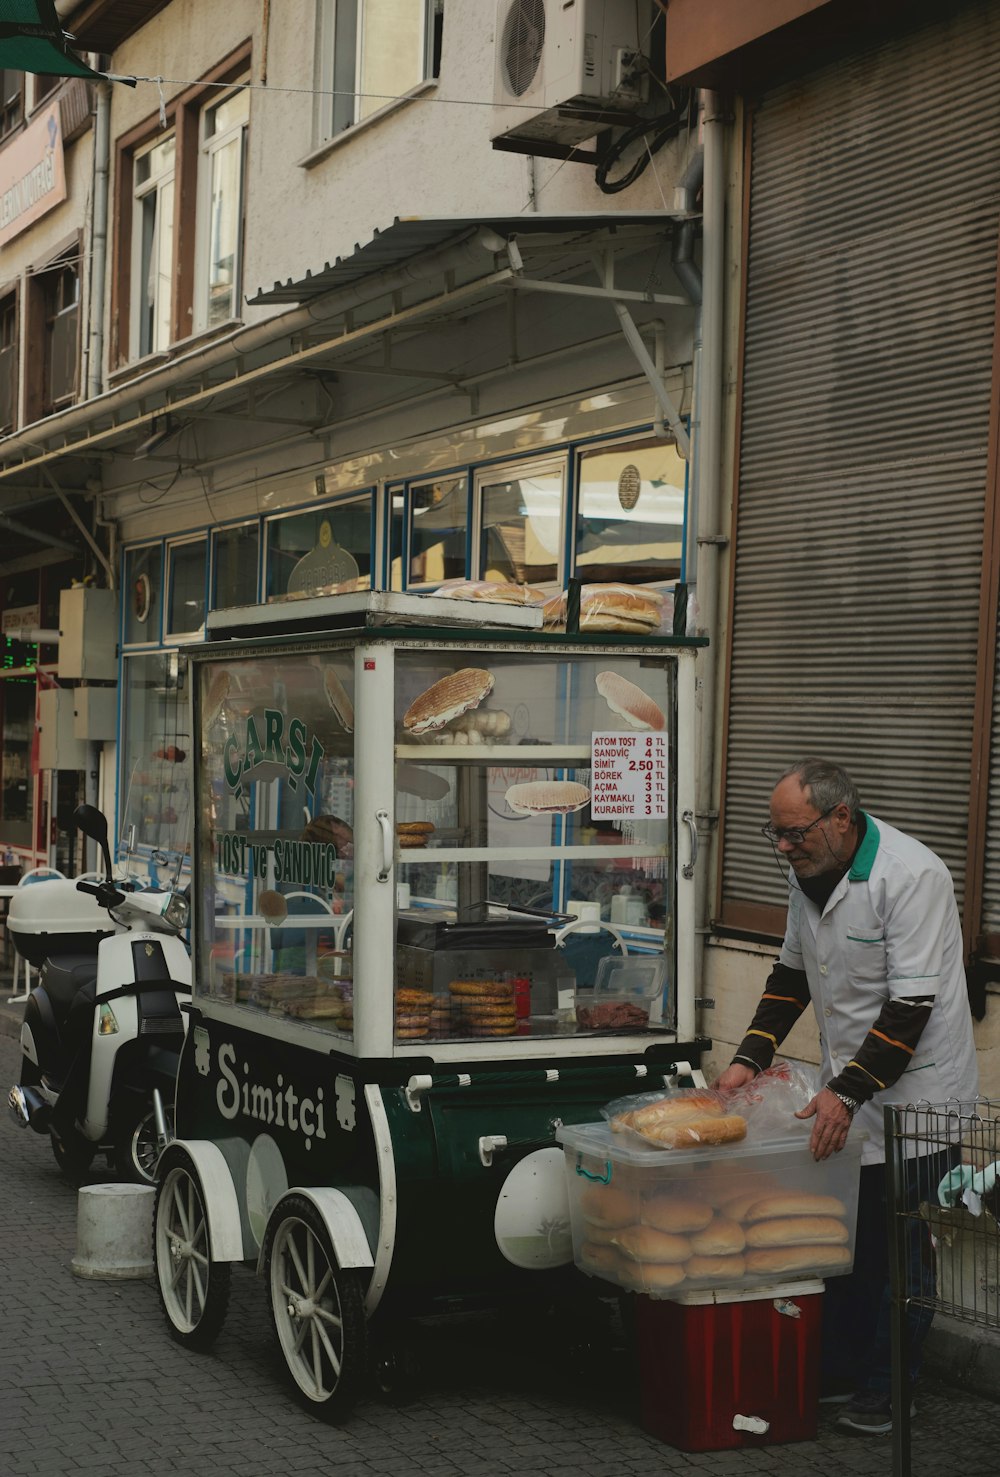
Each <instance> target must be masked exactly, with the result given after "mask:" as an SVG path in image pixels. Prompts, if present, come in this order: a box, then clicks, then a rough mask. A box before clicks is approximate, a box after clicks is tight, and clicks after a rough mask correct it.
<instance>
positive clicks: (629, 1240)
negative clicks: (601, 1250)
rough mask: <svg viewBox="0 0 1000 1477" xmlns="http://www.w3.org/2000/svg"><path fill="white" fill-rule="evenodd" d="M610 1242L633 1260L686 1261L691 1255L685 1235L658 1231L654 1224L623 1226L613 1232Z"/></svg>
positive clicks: (689, 1244) (689, 1245)
mask: <svg viewBox="0 0 1000 1477" xmlns="http://www.w3.org/2000/svg"><path fill="white" fill-rule="evenodd" d="M611 1244H612V1245H613V1246H617V1248H618V1250H619V1251H620V1252H622V1254H623V1255H624V1256H627V1257H629V1258H630V1259H631V1260H632V1261H634V1262H686V1261H687V1259H688V1257H689V1256H690V1255H691V1243H690V1241H689V1240H688V1238H687V1237H686V1236H675V1235H673V1234H672V1233H671V1232H670V1231H658V1230H657V1229H656V1227H655V1226H625V1227H623V1228H622V1229H621V1230H620V1231H616V1232H615V1234H614V1237H613V1238H612V1243H611Z"/></svg>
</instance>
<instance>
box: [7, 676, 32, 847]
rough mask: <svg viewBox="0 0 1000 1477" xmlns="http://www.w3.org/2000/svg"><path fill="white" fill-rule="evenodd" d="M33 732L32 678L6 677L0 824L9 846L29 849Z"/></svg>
mask: <svg viewBox="0 0 1000 1477" xmlns="http://www.w3.org/2000/svg"><path fill="white" fill-rule="evenodd" d="M34 731H35V679H34V677H8V678H6V679H5V681H4V684H3V730H2V740H0V742H2V748H0V766H2V768H0V774H2V779H3V791H2V797H0V820H2V822H3V838H4V842H5V843H6V844H7V845H8V846H31V844H32V836H31V820H32V809H33V807H32V793H33V787H32V783H31V740H32V735H33V734H34Z"/></svg>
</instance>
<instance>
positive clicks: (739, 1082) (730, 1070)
mask: <svg viewBox="0 0 1000 1477" xmlns="http://www.w3.org/2000/svg"><path fill="white" fill-rule="evenodd" d="M756 1075H757V1073H756V1072H755V1071H754V1069H753V1067H748V1066H747V1065H746V1064H745V1063H744V1062H733V1064H732V1066H729V1067H727V1068H726V1070H725V1071H724V1072H720V1073H719V1075H718V1077H716V1079H715V1081H714V1082H712V1083H710V1084H709V1085H710V1086H711V1087H714V1088H715V1089H716V1091H717V1092H735V1090H736V1088H737V1087H746V1085H747V1083H748V1082H752V1081H753V1079H754V1078H755V1077H756Z"/></svg>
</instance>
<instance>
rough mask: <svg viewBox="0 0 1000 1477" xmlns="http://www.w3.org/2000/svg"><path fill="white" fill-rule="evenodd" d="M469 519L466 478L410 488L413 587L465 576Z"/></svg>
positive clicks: (410, 580) (411, 574)
mask: <svg viewBox="0 0 1000 1477" xmlns="http://www.w3.org/2000/svg"><path fill="white" fill-rule="evenodd" d="M468 521H469V520H468V484H467V482H466V479H465V478H464V477H447V478H445V479H444V480H443V481H441V482H427V483H424V484H423V485H422V486H420V487H411V488H410V556H409V558H410V569H409V575H408V578H407V585H408V587H409V588H410V589H413V588H414V587H415V586H419V585H440V584H441V583H442V582H443V581H444V580H453V579H463V578H464V577H465V548H466V528H467V525H468Z"/></svg>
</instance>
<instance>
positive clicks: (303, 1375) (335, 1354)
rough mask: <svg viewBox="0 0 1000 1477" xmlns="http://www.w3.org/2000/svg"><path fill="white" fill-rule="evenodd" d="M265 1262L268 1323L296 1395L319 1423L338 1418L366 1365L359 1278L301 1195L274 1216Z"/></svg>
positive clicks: (350, 1402)
mask: <svg viewBox="0 0 1000 1477" xmlns="http://www.w3.org/2000/svg"><path fill="white" fill-rule="evenodd" d="M264 1261H265V1268H266V1276H267V1290H268V1302H269V1305H270V1309H271V1321H272V1323H273V1324H274V1331H275V1334H276V1335H277V1338H278V1344H279V1346H280V1348H281V1352H282V1355H283V1356H284V1360H285V1367H286V1368H287V1370H288V1373H289V1376H290V1378H291V1380H292V1384H293V1386H294V1388H295V1392H296V1394H297V1395H298V1397H299V1399H300V1400H301V1401H302V1402H303V1404H304V1405H305V1406H306V1407H307V1408H308V1409H309V1410H311V1411H313V1413H314V1414H316V1415H318V1416H321V1417H322V1419H323V1420H325V1421H332V1422H336V1421H341V1420H343V1419H344V1417H345V1416H347V1415H348V1414H349V1412H350V1410H351V1407H352V1405H353V1404H354V1401H355V1400H356V1399H357V1396H358V1391H359V1389H360V1385H361V1381H362V1379H363V1378H364V1374H365V1371H366V1368H367V1363H368V1327H367V1324H366V1322H365V1311H364V1297H363V1293H362V1288H361V1279H360V1277H359V1275H358V1273H357V1272H355V1271H352V1270H351V1269H349V1268H343V1267H339V1266H338V1265H337V1259H336V1257H335V1256H334V1254H333V1249H332V1247H331V1245H330V1238H329V1236H328V1235H327V1230H326V1227H325V1226H324V1224H323V1221H322V1219H321V1217H320V1215H319V1214H318V1212H317V1211H316V1210H315V1209H314V1207H313V1206H312V1205H311V1204H310V1203H309V1201H308V1200H305V1199H303V1198H302V1196H300V1195H291V1196H289V1198H288V1199H287V1200H285V1201H284V1202H283V1204H282V1205H281V1206H280V1208H279V1210H278V1211H277V1213H276V1214H275V1217H274V1220H273V1221H272V1223H271V1225H270V1227H269V1228H268V1233H267V1240H266V1242H265V1251H264Z"/></svg>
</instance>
